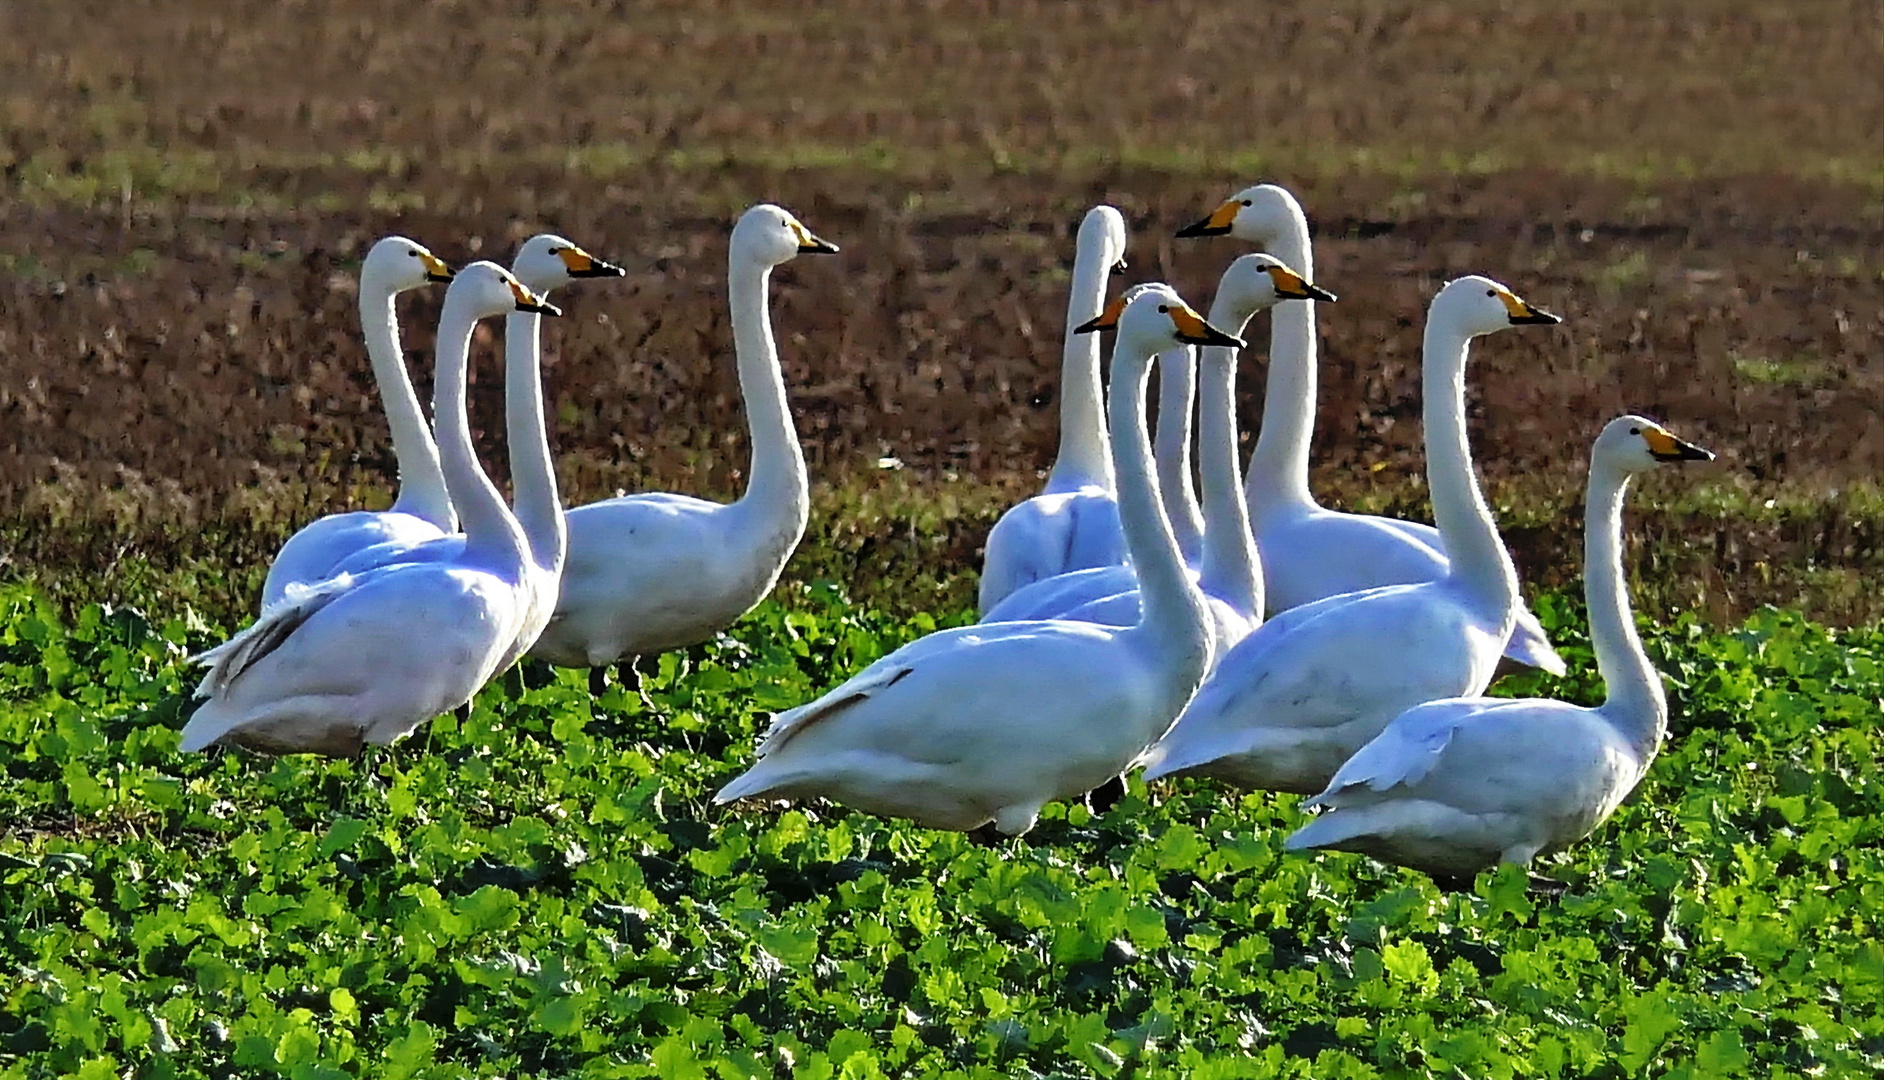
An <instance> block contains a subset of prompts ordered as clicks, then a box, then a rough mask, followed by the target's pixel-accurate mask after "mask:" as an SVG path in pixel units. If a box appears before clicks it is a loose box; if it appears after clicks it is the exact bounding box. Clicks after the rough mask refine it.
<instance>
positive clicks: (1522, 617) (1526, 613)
mask: <svg viewBox="0 0 1884 1080" xmlns="http://www.w3.org/2000/svg"><path fill="white" fill-rule="evenodd" d="M1505 655H1506V656H1508V657H1510V658H1511V659H1513V660H1516V661H1517V662H1518V663H1520V664H1529V665H1530V666H1531V667H1534V668H1538V669H1540V670H1542V671H1547V672H1549V673H1551V674H1552V675H1557V676H1562V675H1563V674H1564V673H1565V672H1567V671H1569V670H1570V666H1569V665H1568V664H1565V663H1564V662H1563V657H1561V656H1559V655H1557V650H1556V649H1555V648H1553V647H1552V646H1551V644H1550V638H1549V636H1547V635H1546V634H1545V633H1544V624H1543V623H1541V622H1539V621H1538V620H1537V616H1536V615H1533V614H1531V612H1530V610H1529V609H1528V608H1524V607H1520V608H1518V621H1517V623H1516V625H1514V626H1513V627H1512V628H1511V637H1510V639H1509V640H1507V641H1506V642H1505Z"/></svg>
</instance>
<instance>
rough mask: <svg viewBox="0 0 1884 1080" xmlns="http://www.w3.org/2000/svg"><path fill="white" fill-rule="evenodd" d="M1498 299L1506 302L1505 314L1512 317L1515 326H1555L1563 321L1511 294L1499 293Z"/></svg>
mask: <svg viewBox="0 0 1884 1080" xmlns="http://www.w3.org/2000/svg"><path fill="white" fill-rule="evenodd" d="M1498 299H1500V300H1502V301H1504V304H1505V313H1506V314H1507V315H1509V316H1510V317H1511V325H1513V326H1555V325H1557V324H1558V323H1560V322H1562V321H1563V320H1562V319H1560V318H1558V317H1557V316H1555V315H1552V314H1551V313H1550V312H1548V311H1545V310H1544V309H1543V308H1540V307H1532V306H1531V305H1529V304H1527V303H1525V302H1524V301H1522V300H1520V299H1518V298H1517V296H1515V295H1514V294H1512V293H1509V292H1503V291H1501V292H1499V294H1498Z"/></svg>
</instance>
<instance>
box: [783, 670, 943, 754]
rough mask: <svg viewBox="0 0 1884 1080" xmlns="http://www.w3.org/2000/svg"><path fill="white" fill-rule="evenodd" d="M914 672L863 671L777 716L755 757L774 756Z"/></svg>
mask: <svg viewBox="0 0 1884 1080" xmlns="http://www.w3.org/2000/svg"><path fill="white" fill-rule="evenodd" d="M914 670H915V669H914V668H911V667H908V666H902V665H899V666H896V667H886V668H883V669H881V670H878V671H872V670H869V669H866V670H864V671H862V672H860V673H859V674H858V675H857V676H856V677H855V678H853V679H851V680H850V681H849V682H847V683H845V684H844V685H842V686H840V687H838V688H837V689H835V690H832V691H831V692H830V693H828V694H826V695H824V696H823V697H821V698H819V699H817V700H816V701H811V702H807V703H805V704H803V705H800V706H798V707H797V708H795V709H787V710H785V711H784V712H782V713H779V714H778V715H777V716H775V717H773V718H772V726H771V727H768V728H766V730H765V734H764V735H763V736H761V737H760V739H759V750H758V756H759V757H765V756H766V755H767V754H771V753H774V752H775V751H777V750H778V749H779V748H780V747H782V746H784V745H785V744H786V743H787V742H789V741H790V740H792V739H794V738H796V737H797V736H799V735H801V734H803V733H804V732H805V730H806V729H808V728H809V727H811V725H813V724H815V723H817V722H818V721H820V720H826V719H829V718H830V717H833V716H836V715H837V714H838V713H841V712H843V711H844V710H845V709H847V708H849V707H850V706H852V705H855V704H857V703H858V702H860V701H863V700H865V699H867V698H869V697H871V696H872V695H874V694H876V693H878V692H880V691H883V690H887V689H889V688H890V687H892V686H895V685H896V684H897V683H899V682H902V681H903V679H904V678H906V677H907V676H908V675H909V673H910V672H912V671H914Z"/></svg>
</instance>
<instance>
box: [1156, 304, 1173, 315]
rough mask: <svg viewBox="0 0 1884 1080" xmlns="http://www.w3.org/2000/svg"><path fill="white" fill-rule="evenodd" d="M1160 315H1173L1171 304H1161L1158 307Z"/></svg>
mask: <svg viewBox="0 0 1884 1080" xmlns="http://www.w3.org/2000/svg"><path fill="white" fill-rule="evenodd" d="M1158 314H1160V315H1169V314H1171V305H1169V304H1159V305H1158Z"/></svg>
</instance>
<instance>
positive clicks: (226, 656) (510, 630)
mask: <svg viewBox="0 0 1884 1080" xmlns="http://www.w3.org/2000/svg"><path fill="white" fill-rule="evenodd" d="M511 310H517V311H533V312H538V313H541V314H548V315H554V314H557V311H556V309H555V308H553V307H551V306H550V305H549V304H547V303H545V302H544V301H543V300H541V299H540V298H538V297H537V296H535V295H533V294H532V293H531V292H530V291H529V290H528V289H526V288H524V287H523V285H522V284H521V283H520V282H518V281H517V279H515V278H513V277H511V276H510V274H509V273H508V272H507V271H505V270H504V269H503V268H502V267H500V266H498V265H496V264H495V263H488V262H478V263H473V264H471V265H470V266H467V267H465V268H464V269H463V270H461V271H459V273H458V275H457V277H456V278H455V279H454V280H453V281H452V283H451V287H450V288H449V289H448V290H446V292H445V308H444V313H443V316H442V318H441V319H440V322H439V330H438V350H439V369H440V372H439V379H438V396H437V406H438V417H439V423H438V434H439V444H440V446H439V457H440V461H441V464H442V465H443V468H444V475H445V482H446V484H447V485H448V486H449V488H450V492H451V499H452V503H453V505H454V506H456V507H457V510H458V513H459V515H460V516H461V517H462V518H463V520H464V535H465V545H464V549H463V550H462V551H461V552H460V553H459V555H458V557H457V558H456V559H453V560H451V561H448V562H437V563H409V564H398V565H393V566H388V567H384V568H382V569H378V570H369V571H367V572H366V573H363V574H358V575H353V574H347V575H342V576H339V577H334V578H329V579H327V580H325V581H321V582H319V583H317V584H314V585H307V586H302V585H296V586H294V587H292V588H290V589H289V590H288V592H287V595H286V596H285V597H283V598H282V600H281V602H279V603H277V604H275V605H273V606H271V607H270V608H269V609H268V610H267V611H265V612H263V614H262V617H261V618H260V619H258V620H257V621H256V622H254V623H253V624H251V625H250V626H249V627H248V628H247V629H245V630H243V631H242V632H240V633H238V634H237V635H236V636H234V637H232V638H230V639H229V640H228V641H226V642H224V643H223V644H221V645H219V646H217V647H216V648H214V649H211V650H209V651H208V652H205V653H203V654H202V655H201V656H198V657H196V659H197V660H198V661H199V662H202V663H205V664H207V665H208V666H209V672H208V674H207V675H205V676H204V677H203V680H202V682H201V683H200V684H199V685H198V686H197V688H196V696H198V697H203V698H208V699H209V700H208V701H207V702H205V703H204V704H203V706H202V707H201V708H199V709H197V710H196V713H195V715H193V716H191V717H190V720H189V723H187V724H186V725H184V728H183V735H182V742H181V748H182V749H184V750H201V749H204V748H205V747H208V746H210V745H213V744H215V743H233V744H236V745H239V746H244V747H247V748H249V749H253V750H261V751H264V752H269V753H303V752H305V753H317V754H327V755H330V756H351V755H357V754H358V753H359V752H360V750H361V749H362V747H364V746H365V745H367V744H375V745H381V744H385V743H390V742H392V741H394V740H395V739H399V738H402V737H404V736H405V735H407V734H410V733H411V732H412V730H413V729H414V728H416V727H418V726H419V725H420V724H422V723H424V722H425V721H426V720H428V719H430V718H432V717H433V716H436V715H438V714H439V713H441V712H445V711H446V710H448V709H453V708H456V707H457V706H459V705H462V704H463V703H465V702H467V701H469V700H471V697H472V695H474V694H476V693H477V691H478V688H479V687H481V686H483V685H484V683H485V682H486V681H488V680H489V679H490V678H491V676H492V675H494V674H496V673H497V671H498V667H499V664H500V662H501V661H502V660H503V657H504V656H505V654H506V653H507V652H508V651H509V650H510V649H512V647H513V646H514V645H515V643H516V640H517V636H518V634H519V632H520V631H521V629H522V626H523V621H524V619H525V618H526V617H527V615H528V608H529V603H530V595H529V594H530V584H529V574H530V570H531V567H530V552H529V546H528V542H527V541H526V540H525V539H524V535H523V529H522V527H520V526H519V525H518V524H517V519H516V518H515V517H513V516H511V513H510V508H509V507H507V506H505V505H504V501H503V499H502V497H500V496H499V495H498V493H497V488H496V487H495V486H494V485H492V483H491V481H490V478H489V477H487V476H486V475H485V474H484V470H483V468H482V467H481V466H480V465H479V464H478V460H477V454H476V451H475V450H473V448H472V446H471V425H470V419H469V417H468V416H467V415H466V409H465V381H466V373H467V369H468V367H469V365H470V353H471V334H472V331H473V330H474V329H475V328H476V326H477V323H478V320H480V319H484V318H488V317H490V316H492V315H499V314H502V313H504V312H506V311H511Z"/></svg>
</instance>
